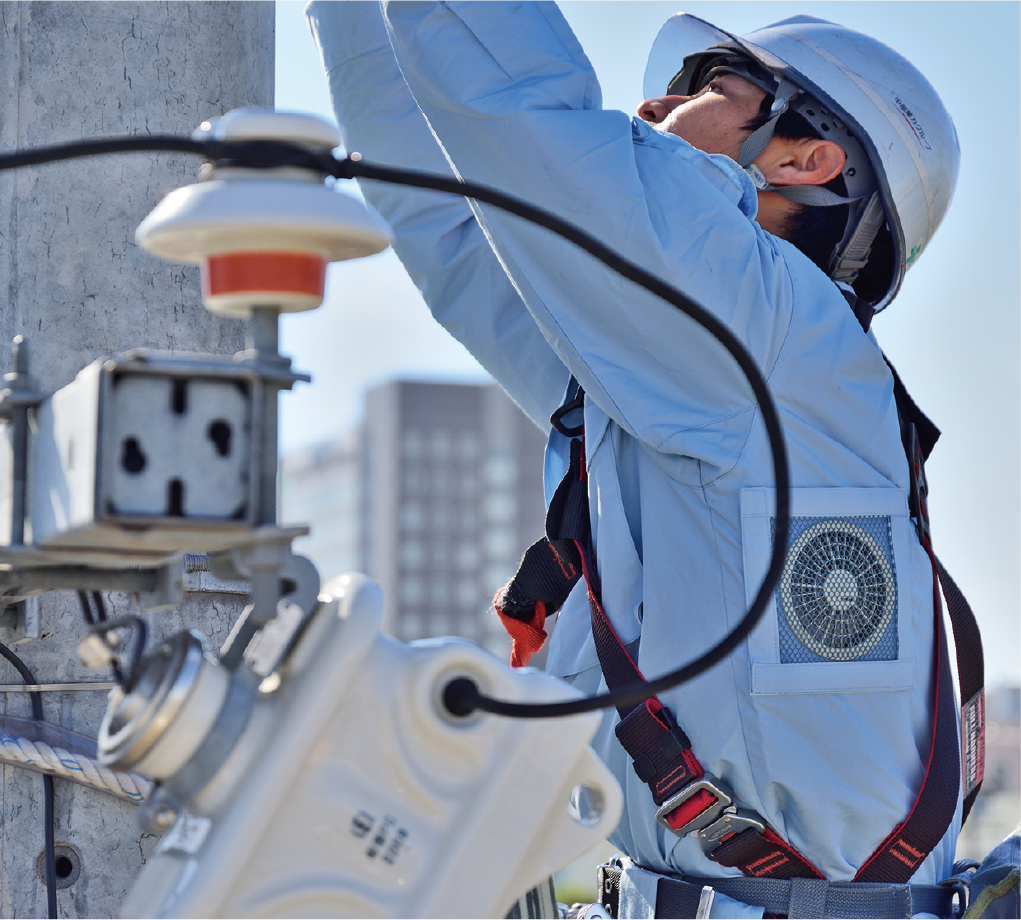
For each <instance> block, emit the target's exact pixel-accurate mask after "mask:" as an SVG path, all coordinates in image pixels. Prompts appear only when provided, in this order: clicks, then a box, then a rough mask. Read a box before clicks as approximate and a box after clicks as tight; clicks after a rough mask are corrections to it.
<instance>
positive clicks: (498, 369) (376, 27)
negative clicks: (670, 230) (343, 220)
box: [306, 2, 570, 430]
mask: <svg viewBox="0 0 1021 920" xmlns="http://www.w3.org/2000/svg"><path fill="white" fill-rule="evenodd" d="M306 15H307V17H308V21H309V24H310V26H311V28H312V32H313V35H314V37H315V40H316V43H317V45H318V46H319V50H320V54H321V56H322V58H323V63H324V66H325V68H326V71H327V75H328V80H329V86H330V93H331V96H332V102H333V107H334V111H335V112H336V116H337V120H338V122H339V124H340V130H341V133H342V136H343V139H344V145H345V147H346V148H347V149H348V150H349V151H351V150H357V151H358V152H360V153H362V154H363V155H364V156H365V157H366V159H367V160H371V161H374V162H378V163H384V164H387V165H393V166H406V167H409V168H413V169H418V170H426V171H433V172H439V173H445V174H447V175H451V167H450V164H449V163H448V161H447V159H446V158H445V157H444V155H443V152H442V150H441V148H440V147H439V145H438V144H437V143H436V139H435V138H434V137H433V135H432V133H431V132H430V130H429V126H428V124H427V123H426V120H425V118H424V116H423V115H422V113H421V111H420V110H419V108H418V105H417V104H416V103H415V100H414V98H413V97H412V95H411V93H410V92H409V90H408V88H407V84H406V83H405V81H404V78H403V76H402V75H401V72H400V70H399V68H398V66H397V62H396V60H395V58H394V54H393V50H392V48H391V45H390V38H389V36H388V34H387V30H386V27H385V25H384V22H383V18H382V14H381V11H380V8H379V5H378V4H377V3H360V2H350V3H327V2H316V3H312V4H310V5H309V7H308V9H307V12H306ZM362 192H363V194H364V195H365V198H366V199H367V200H368V201H369V202H370V203H371V204H372V205H373V206H374V207H375V208H376V209H377V210H378V211H379V212H380V213H381V214H382V215H383V217H384V218H385V219H386V220H387V221H388V222H389V223H390V225H391V226H392V227H393V229H394V231H395V237H396V241H395V243H394V249H395V251H396V253H397V255H398V257H399V258H400V260H401V262H402V263H403V264H404V267H405V268H406V269H407V271H408V273H409V274H410V275H411V278H412V280H413V281H414V283H415V285H416V286H417V287H418V289H419V290H420V291H421V292H422V295H423V297H424V298H425V301H426V303H427V304H428V306H429V309H430V310H431V311H432V313H433V315H434V316H435V318H436V319H437V320H438V321H439V322H440V323H441V324H442V325H443V326H444V328H446V329H447V331H448V332H450V333H451V334H452V335H453V336H454V337H455V338H456V339H458V340H459V341H460V342H461V343H462V344H464V345H465V347H466V348H467V349H468V350H469V351H470V352H471V353H472V354H473V355H474V356H475V358H476V359H477V360H478V361H479V363H481V364H482V366H483V367H485V368H486V370H487V371H489V373H490V374H492V375H493V377H494V378H495V379H496V380H497V381H498V382H499V383H500V384H501V386H503V388H504V389H505V390H506V391H507V392H508V393H509V394H510V396H511V397H512V398H513V399H514V400H515V402H517V403H518V405H519V406H520V407H521V408H522V409H523V410H524V411H525V413H526V414H527V415H528V416H529V417H530V418H531V419H532V420H533V421H534V422H536V424H538V425H539V426H540V427H542V428H543V429H544V430H545V429H548V428H549V416H550V413H551V412H552V411H553V410H554V409H555V408H556V407H557V406H558V405H559V404H560V401H561V399H562V397H563V394H564V391H565V389H566V387H567V381H568V379H569V376H570V375H569V372H568V370H567V368H566V367H565V366H564V364H563V362H562V361H561V360H560V358H559V357H557V355H556V353H555V352H554V351H553V350H552V349H551V348H550V346H549V345H548V343H547V342H546V340H545V339H544V338H543V336H542V333H541V332H540V331H539V329H538V327H537V326H536V324H535V321H534V320H533V319H532V317H531V315H530V314H529V312H528V311H527V309H526V308H525V306H524V303H523V302H522V300H521V297H520V295H519V294H518V292H517V291H516V290H515V289H514V286H513V285H512V283H511V281H510V280H509V278H508V277H507V273H506V272H505V271H504V269H503V267H502V266H501V265H500V263H499V260H498V259H497V257H496V255H495V254H494V252H493V250H492V247H491V246H490V245H489V243H488V242H487V240H486V238H485V235H484V234H483V232H482V229H481V228H480V226H479V224H478V222H477V221H476V219H475V217H474V215H473V213H472V210H471V208H470V207H469V206H468V204H467V202H466V201H465V199H463V198H460V197H454V196H451V195H444V194H441V193H436V192H428V191H418V190H414V189H409V188H406V187H402V186H395V185H387V184H384V183H380V182H365V183H363V184H362Z"/></svg>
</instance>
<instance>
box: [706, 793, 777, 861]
mask: <svg viewBox="0 0 1021 920" xmlns="http://www.w3.org/2000/svg"><path fill="white" fill-rule="evenodd" d="M749 828H752V829H753V830H755V831H757V832H758V833H760V834H762V833H764V832H765V830H766V823H765V822H764V821H763V820H762V818H760V817H759V815H757V814H756V813H755V812H754V811H746V810H745V809H743V808H735V807H734V806H731V807H730V808H727V809H726V810H725V811H724V812H723V816H722V817H721V818H720V819H719V820H717V821H714V822H713V823H712V824H710V825H709V826H708V827H704V828H702V829H701V830H700V831H699V832H698V842H699V843H700V844H701V845H702V852H703V853H705V855H706V856H710V857H711V856H712V853H713V850H715V849H716V848H717V847H718V846H719V845H720V844H721V843H723V841H724V840H726V839H727V838H728V837H730V836H731V835H733V834H740V833H741V831H746V830H748V829H749Z"/></svg>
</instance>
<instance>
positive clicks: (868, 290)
mask: <svg viewBox="0 0 1021 920" xmlns="http://www.w3.org/2000/svg"><path fill="white" fill-rule="evenodd" d="M772 105H773V97H772V96H770V95H768V94H767V95H766V97H765V98H764V99H763V100H762V104H761V105H760V106H759V114H758V116H757V117H756V118H755V119H753V120H752V121H751V122H749V123H748V124H747V125H745V127H746V128H747V129H750V130H752V131H754V130H755V129H756V128H758V127H760V126H761V125H764V124H765V123H766V122H767V121H768V120H769V110H770V108H771V107H772ZM773 136H774V137H782V138H784V139H786V140H792V141H798V140H822V135H820V134H819V132H818V131H816V130H815V128H813V127H812V125H811V124H810V123H809V122H808V120H807V119H805V118H803V117H802V116H801V115H799V114H798V113H797V112H793V111H791V110H790V109H788V110H787V111H786V112H784V113H783V115H781V116H780V117H779V118H778V119H777V120H776V126H775V128H774V129H773ZM823 188H827V189H829V190H830V191H831V192H835V193H836V194H838V195H846V194H847V186H846V184H845V183H844V177H843V176H837V177H836V178H834V179H831V180H830V181H829V182H827V183H826V184H825V185H824V186H823ZM849 209H850V205H846V204H840V205H833V206H832V207H825V208H823V207H808V206H801V207H799V208H798V209H797V210H795V211H794V212H793V213H792V214H791V215H790V217H788V218H787V222H786V224H785V226H784V236H785V238H786V239H787V241H788V242H790V243H793V244H794V245H795V246H796V247H797V248H798V249H800V250H801V251H802V252H803V253H804V254H805V255H806V256H808V258H809V259H811V260H812V261H813V262H814V263H815V264H816V265H818V266H819V268H821V269H822V270H823V271H824V272H825V271H827V267H828V264H829V259H830V256H831V255H832V253H833V248H834V247H835V246H836V245H837V243H839V242H840V240H841V239H842V238H843V235H844V229H845V228H846V226H847V217H848V211H849ZM892 275H893V239H892V237H891V235H890V229H889V227H888V226H886V225H885V224H884V225H883V227H882V229H881V230H880V231H879V233H878V234H877V236H876V239H875V242H874V243H873V244H872V250H871V252H870V253H869V258H868V261H867V262H866V264H865V267H864V268H862V270H861V271H860V272H859V273H858V278H857V280H856V281H855V282H854V284H853V285H852V287H853V288H854V290H855V293H856V294H857V295H858V296H859V297H861V298H862V299H863V300H866V301H868V302H869V303H873V304H874V303H876V302H877V301H878V300H879V299H880V298H881V297H882V296H883V294H885V293H886V289H887V286H888V284H889V281H890V278H891V276H892Z"/></svg>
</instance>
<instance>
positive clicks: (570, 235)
mask: <svg viewBox="0 0 1021 920" xmlns="http://www.w3.org/2000/svg"><path fill="white" fill-rule="evenodd" d="M333 175H334V176H335V177H337V178H362V179H375V180H378V181H382V182H389V183H393V184H395V185H406V186H411V187H413V188H425V189H431V190H434V191H442V192H450V193H452V194H458V195H463V196H465V197H467V198H474V199H475V200H477V201H482V202H485V203H487V204H491V205H494V206H495V207H498V208H500V209H501V210H504V211H507V212H509V213H511V214H515V215H517V216H518V217H522V218H524V219H525V220H528V221H531V222H532V223H536V224H539V225H540V226H542V227H545V228H546V229H548V230H551V231H552V232H554V233H556V234H558V235H559V236H562V237H564V239H567V240H569V241H570V242H572V243H574V244H575V245H577V246H579V247H580V248H582V249H584V250H585V251H586V252H588V253H589V254H591V255H592V256H594V257H595V258H596V259H598V260H599V261H600V262H602V263H604V264H605V265H607V266H609V267H610V268H612V269H613V270H614V271H616V272H617V273H618V274H620V275H622V276H624V277H625V278H627V279H629V280H630V281H633V282H634V283H635V284H637V285H639V286H640V287H643V288H645V289H646V290H647V291H650V292H652V293H653V294H656V295H657V296H659V297H661V298H662V299H663V300H665V301H667V302H668V303H670V304H672V305H673V306H675V307H677V308H678V309H679V310H681V312H683V313H685V314H686V315H687V316H689V317H691V318H692V319H693V320H694V321H695V322H696V323H698V324H699V325H700V326H702V327H703V328H704V329H705V330H706V331H707V332H709V334H710V335H712V336H713V337H714V338H716V339H717V340H718V341H719V342H720V343H721V344H722V345H723V347H724V348H726V349H727V351H728V352H730V354H731V356H732V357H733V358H734V359H735V360H736V361H737V363H738V365H739V366H740V368H741V370H742V371H743V373H744V375H745V378H746V379H747V380H748V383H749V385H750V386H751V388H752V392H753V393H754V394H755V398H756V400H757V401H758V404H759V409H760V410H761V412H762V421H763V423H764V424H765V426H766V433H767V435H768V437H769V446H770V451H771V454H772V460H773V476H774V479H775V483H776V518H775V531H774V540H773V552H772V556H771V558H770V564H769V568H768V569H767V571H766V577H765V578H764V579H763V580H762V584H761V585H760V587H759V590H758V593H757V594H756V595H755V599H754V600H753V602H752V605H751V606H750V607H749V608H748V612H747V613H746V614H745V616H744V618H743V619H742V620H741V622H740V623H738V624H737V626H735V627H734V629H733V630H731V632H729V633H728V634H727V635H726V636H724V637H723V639H721V640H720V641H719V642H718V643H717V644H716V645H715V646H713V647H712V648H711V649H709V651H707V652H706V653H705V654H703V655H700V656H699V657H698V658H696V659H694V660H693V661H690V662H688V663H687V664H685V665H683V666H682V667H680V668H677V669H676V670H674V671H670V672H669V673H667V674H664V675H662V676H661V677H657V678H655V679H653V680H650V681H648V682H647V683H644V684H636V685H634V686H633V687H629V688H628V687H625V688H624V689H623V690H618V691H615V692H612V693H604V694H601V695H596V696H589V697H585V698H583V699H579V700H569V701H565V702H563V703H535V704H532V703H512V702H509V701H507V700H497V699H493V698H492V697H488V696H485V695H484V694H483V693H482V692H481V691H479V689H478V686H477V685H476V684H475V683H474V682H473V681H471V680H469V679H467V678H460V679H458V680H456V681H452V682H451V683H450V684H448V685H447V687H446V689H445V690H444V695H443V697H444V703H445V705H447V707H448V709H450V711H451V712H453V713H455V714H461V715H467V714H468V713H470V712H471V711H472V710H474V709H482V710H484V711H485V712H491V713H494V714H496V715H503V716H514V717H517V718H532V719H543V718H557V717H560V716H568V715H575V714H577V713H581V712H590V711H592V710H594V709H603V708H608V707H610V706H616V707H626V706H630V705H633V704H635V703H637V702H640V701H641V700H644V699H648V698H649V697H651V696H654V695H657V694H660V693H663V692H665V691H667V690H670V689H672V688H673V687H676V686H678V685H680V684H682V683H685V682H686V681H689V680H691V679H693V678H694V677H696V676H698V675H699V674H701V673H703V672H704V671H706V670H708V669H709V668H711V667H712V666H713V665H714V664H716V663H717V662H719V661H721V660H722V659H723V658H725V657H726V656H727V655H729V654H730V653H731V652H732V651H733V650H734V649H735V648H737V646H738V645H740V644H741V643H742V642H743V641H744V640H745V639H746V638H747V637H748V635H749V634H750V633H751V632H752V630H753V629H755V627H756V626H757V625H758V622H759V620H761V619H762V616H763V614H764V613H765V612H766V607H767V606H768V604H769V598H770V595H771V594H772V593H773V589H774V588H775V587H776V584H777V582H778V581H779V580H780V575H781V574H782V572H783V564H784V559H785V557H786V550H787V537H788V531H789V527H790V473H789V468H788V465H787V448H786V444H785V442H784V437H783V429H782V427H781V425H780V418H779V415H778V413H777V411H776V404H775V403H774V402H773V397H772V396H771V395H770V393H769V387H768V385H767V384H766V381H765V379H764V378H763V376H762V373H761V371H759V368H758V365H756V363H755V359H754V358H753V357H752V356H751V354H750V353H749V352H748V350H747V349H746V348H745V346H744V344H743V343H742V342H741V341H740V340H739V339H738V338H737V337H736V336H735V335H734V334H733V333H732V332H731V331H730V329H728V328H727V326H725V325H724V324H723V323H722V322H720V320H719V319H717V318H716V316H714V315H713V314H712V313H710V312H709V311H708V310H706V308H705V307H703V306H702V305H701V304H699V303H697V302H696V301H694V300H692V299H691V298H690V297H688V296H687V295H686V294H684V293H683V292H682V291H680V290H678V289H677V288H675V287H674V286H673V285H671V284H669V283H668V282H666V281H664V280H663V279H661V278H659V277H657V276H656V275H653V274H652V273H651V272H649V271H647V270H646V269H644V268H642V267H641V266H640V265H637V264H635V263H634V262H632V261H631V260H630V259H627V258H625V257H624V256H622V255H621V254H620V253H618V252H616V251H615V250H613V249H611V248H610V247H609V246H606V245H605V244H604V243H602V242H600V241H599V240H597V239H596V238H595V237H593V236H591V235H589V234H588V233H586V232H585V231H584V230H582V229H581V228H580V227H577V226H575V225H574V224H571V223H569V222H568V221H565V220H563V219H561V218H560V217H557V216H556V215H555V214H552V213H550V212H549V211H546V210H544V209H542V208H537V207H535V206H534V205H530V204H527V203H525V202H523V201H520V200H519V199H517V198H514V197H512V196H510V195H507V194H505V193H504V192H500V191H498V190H496V189H493V188H490V187H488V186H485V185H479V184H477V183H474V182H461V181H458V180H456V179H451V178H449V177H447V176H438V175H434V174H432V173H422V172H417V171H414V170H405V169H392V168H390V167H385V166H375V165H373V164H371V163H366V162H365V161H363V160H362V159H361V158H360V156H359V155H358V154H354V155H353V158H352V157H348V158H347V159H346V160H340V161H338V162H337V169H336V171H335V172H334V173H333Z"/></svg>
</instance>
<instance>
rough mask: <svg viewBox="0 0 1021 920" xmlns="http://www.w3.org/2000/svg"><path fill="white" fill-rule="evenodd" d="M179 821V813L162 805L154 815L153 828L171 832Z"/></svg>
mask: <svg viewBox="0 0 1021 920" xmlns="http://www.w3.org/2000/svg"><path fill="white" fill-rule="evenodd" d="M176 821H177V811H176V810H175V809H174V808H171V807H170V806H169V805H160V806H159V807H158V808H157V809H156V810H155V811H154V812H153V815H152V823H153V827H155V828H156V829H157V830H161V831H166V830H170V828H172V827H173V826H174V823H175V822H176Z"/></svg>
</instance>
